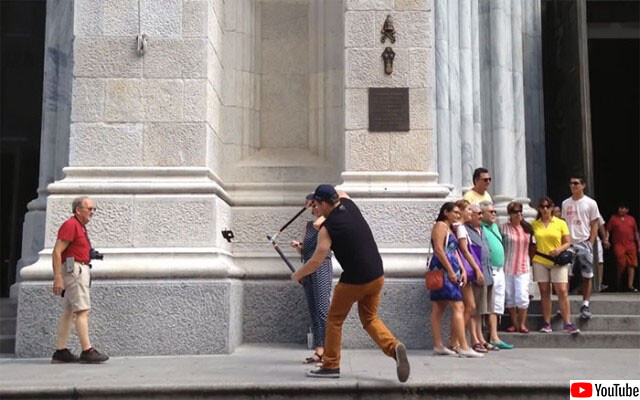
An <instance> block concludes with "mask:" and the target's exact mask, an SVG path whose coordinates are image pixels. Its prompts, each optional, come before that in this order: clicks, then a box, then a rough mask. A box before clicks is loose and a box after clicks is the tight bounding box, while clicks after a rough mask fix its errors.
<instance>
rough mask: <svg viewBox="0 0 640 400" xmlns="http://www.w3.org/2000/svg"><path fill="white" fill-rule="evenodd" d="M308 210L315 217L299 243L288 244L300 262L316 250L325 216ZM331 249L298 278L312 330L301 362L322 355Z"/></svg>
mask: <svg viewBox="0 0 640 400" xmlns="http://www.w3.org/2000/svg"><path fill="white" fill-rule="evenodd" d="M306 200H307V207H308V206H310V205H311V204H310V203H311V202H312V201H313V194H310V195H309V196H307V199H306ZM311 213H312V214H313V216H314V217H316V220H315V221H308V222H307V225H306V228H305V234H304V239H303V241H302V243H300V242H298V241H296V240H293V241H292V242H291V246H292V247H293V248H294V249H296V250H297V251H298V253H300V255H301V256H302V262H303V263H305V262H307V261H308V260H309V259H310V258H311V256H312V255H313V252H314V251H315V250H316V244H317V242H318V231H319V230H320V227H321V226H322V223H323V222H324V220H325V218H324V217H323V216H321V215H320V213H319V211H318V210H317V209H316V207H315V206H314V207H312V208H311ZM332 254H333V253H332V252H331V251H330V252H328V253H327V256H326V257H325V259H324V261H323V262H322V265H321V266H320V267H319V268H318V269H317V270H316V271H315V272H314V273H312V274H310V275H307V276H305V277H304V278H303V279H302V285H303V287H304V293H305V295H306V297H307V305H308V306H309V315H310V316H311V333H312V334H313V348H314V353H313V355H311V357H308V358H307V359H306V360H305V361H304V362H305V363H306V364H311V363H316V364H317V363H320V362H322V356H323V355H324V336H325V331H326V329H327V314H328V312H329V303H330V300H331V279H332V277H333V265H332V263H331V256H332Z"/></svg>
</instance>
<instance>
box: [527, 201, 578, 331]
mask: <svg viewBox="0 0 640 400" xmlns="http://www.w3.org/2000/svg"><path fill="white" fill-rule="evenodd" d="M552 213H553V201H551V199H550V198H548V197H543V198H541V199H540V200H538V216H537V217H536V219H535V221H533V222H532V223H531V228H533V235H534V237H535V239H536V255H535V256H534V257H533V260H532V261H533V279H534V280H535V281H536V282H538V287H539V288H540V297H541V299H540V303H541V304H542V316H543V318H544V324H543V326H542V329H540V332H545V333H549V332H551V331H552V329H551V284H553V290H554V291H555V292H556V294H557V295H558V305H559V306H560V313H561V314H562V319H563V322H564V325H563V326H564V330H565V331H566V332H568V333H571V334H576V333H579V332H580V331H579V330H578V329H577V328H576V327H575V325H573V324H572V323H571V310H570V307H569V294H568V291H569V268H570V265H571V264H566V265H555V264H554V262H553V261H551V260H550V259H548V258H545V257H543V256H541V255H540V254H542V255H546V256H550V257H555V256H557V255H559V254H560V253H562V252H563V251H565V250H567V249H569V247H571V235H570V234H569V227H568V226H567V223H566V222H565V221H564V220H562V219H560V218H556V217H554V216H553V214H552ZM538 253H540V254H538Z"/></svg>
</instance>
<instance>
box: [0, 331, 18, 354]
mask: <svg viewBox="0 0 640 400" xmlns="http://www.w3.org/2000/svg"><path fill="white" fill-rule="evenodd" d="M15 349H16V337H15V336H14V335H0V353H15Z"/></svg>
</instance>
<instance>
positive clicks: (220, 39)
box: [206, 7, 225, 56]
mask: <svg viewBox="0 0 640 400" xmlns="http://www.w3.org/2000/svg"><path fill="white" fill-rule="evenodd" d="M206 32H207V37H208V38H209V41H210V42H211V44H212V45H213V47H214V49H215V50H216V52H217V53H218V55H219V56H222V51H223V47H224V44H223V43H224V39H225V33H224V29H223V27H222V25H220V23H219V22H218V18H217V17H216V15H215V12H214V11H213V8H211V7H209V8H208V23H207V31H206Z"/></svg>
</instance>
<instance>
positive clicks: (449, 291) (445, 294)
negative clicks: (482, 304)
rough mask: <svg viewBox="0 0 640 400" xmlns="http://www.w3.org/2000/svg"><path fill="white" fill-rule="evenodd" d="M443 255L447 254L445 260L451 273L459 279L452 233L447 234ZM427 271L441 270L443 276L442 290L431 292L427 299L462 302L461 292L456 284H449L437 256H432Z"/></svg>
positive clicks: (459, 272) (454, 238)
mask: <svg viewBox="0 0 640 400" xmlns="http://www.w3.org/2000/svg"><path fill="white" fill-rule="evenodd" d="M444 251H445V253H447V259H448V260H449V263H450V264H451V267H452V268H453V272H455V274H456V275H457V276H458V278H460V274H461V271H460V265H459V264H458V257H456V254H457V253H458V239H456V236H455V235H454V234H453V233H449V238H448V240H447V246H446V249H444ZM429 269H439V270H442V273H443V274H444V279H443V281H444V284H443V285H442V289H439V290H432V291H431V292H430V293H429V298H430V299H431V301H462V292H461V290H460V286H459V285H458V283H457V282H455V283H454V282H451V280H450V279H449V276H448V275H447V272H446V271H447V270H446V268H445V267H444V266H443V264H442V263H441V262H440V260H439V259H438V256H436V255H435V254H434V256H433V258H432V259H431V264H430V265H429Z"/></svg>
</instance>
